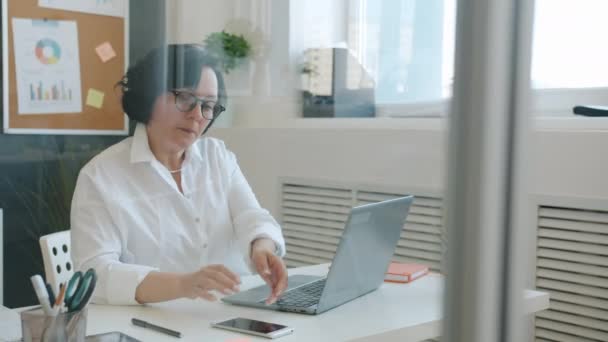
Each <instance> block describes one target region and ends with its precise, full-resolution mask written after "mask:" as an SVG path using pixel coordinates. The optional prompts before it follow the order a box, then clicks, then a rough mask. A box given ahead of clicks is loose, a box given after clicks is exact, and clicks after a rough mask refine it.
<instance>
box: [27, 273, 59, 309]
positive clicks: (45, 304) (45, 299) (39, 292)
mask: <svg viewBox="0 0 608 342" xmlns="http://www.w3.org/2000/svg"><path fill="white" fill-rule="evenodd" d="M30 280H31V281H32V286H33V287H34V291H36V297H38V301H39V302H40V305H41V306H42V311H44V313H45V314H46V315H47V316H53V315H54V311H53V309H51V304H50V302H49V294H48V293H47V292H46V286H45V285H44V281H43V280H42V277H41V276H40V275H39V274H36V275H33V276H31V277H30Z"/></svg>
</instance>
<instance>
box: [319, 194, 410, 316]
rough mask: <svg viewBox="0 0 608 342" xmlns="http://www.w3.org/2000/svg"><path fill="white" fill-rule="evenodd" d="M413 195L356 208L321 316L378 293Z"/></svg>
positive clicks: (336, 259) (327, 287)
mask: <svg viewBox="0 0 608 342" xmlns="http://www.w3.org/2000/svg"><path fill="white" fill-rule="evenodd" d="M412 201H413V196H407V197H401V198H397V199H393V200H388V201H383V202H379V203H373V204H367V205H363V206H360V207H356V208H353V209H352V210H351V213H350V216H349V218H348V221H347V223H346V227H345V228H344V233H343V234H342V238H341V240H340V244H339V245H338V250H337V251H336V255H335V257H334V260H333V262H332V265H331V268H330V270H329V273H328V275H327V282H326V284H325V288H324V290H323V294H322V297H321V300H320V301H319V306H318V309H317V313H320V312H323V311H326V310H329V309H331V308H334V307H336V306H338V305H340V304H343V303H345V302H347V301H349V300H351V299H353V298H356V297H359V296H361V295H364V294H366V293H368V292H370V291H373V290H375V289H376V288H378V286H380V284H381V283H382V281H383V280H384V274H385V273H386V270H387V268H388V265H389V263H390V261H391V258H392V256H393V254H394V253H395V248H396V247H397V242H398V241H399V238H400V236H401V230H402V229H403V225H404V223H405V218H406V217H407V214H408V212H409V209H410V205H411V203H412Z"/></svg>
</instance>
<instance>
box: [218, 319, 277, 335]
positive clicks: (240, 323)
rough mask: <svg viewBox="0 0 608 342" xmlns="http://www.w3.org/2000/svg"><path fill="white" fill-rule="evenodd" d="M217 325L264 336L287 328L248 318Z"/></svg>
mask: <svg viewBox="0 0 608 342" xmlns="http://www.w3.org/2000/svg"><path fill="white" fill-rule="evenodd" d="M217 325H221V326H225V327H232V328H238V329H243V330H249V331H255V332H258V333H262V334H268V333H271V332H275V331H277V330H281V329H285V328H287V327H286V326H284V325H280V324H276V323H268V322H262V321H256V320H254V319H248V318H240V317H239V318H234V319H231V320H227V321H223V322H219V323H217Z"/></svg>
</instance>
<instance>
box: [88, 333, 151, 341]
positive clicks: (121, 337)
mask: <svg viewBox="0 0 608 342" xmlns="http://www.w3.org/2000/svg"><path fill="white" fill-rule="evenodd" d="M85 341H86V342H141V341H140V340H138V339H135V338H133V337H131V336H129V335H125V334H123V333H121V332H118V331H113V332H109V333H104V334H98V335H90V336H87V337H86V338H85Z"/></svg>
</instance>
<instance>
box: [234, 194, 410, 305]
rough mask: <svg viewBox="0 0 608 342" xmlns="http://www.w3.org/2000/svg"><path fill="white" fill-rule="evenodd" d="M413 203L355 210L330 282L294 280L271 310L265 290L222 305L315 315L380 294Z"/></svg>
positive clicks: (311, 278)
mask: <svg viewBox="0 0 608 342" xmlns="http://www.w3.org/2000/svg"><path fill="white" fill-rule="evenodd" d="M413 200H414V197H413V196H407V197H401V198H396V199H391V200H387V201H382V202H378V203H373V204H366V205H362V206H359V207H355V208H352V209H351V212H350V215H349V216H348V220H347V222H346V227H345V228H344V232H343V233H342V237H341V239H340V243H339V245H338V249H337V251H336V254H335V256H334V259H333V261H332V263H331V266H330V269H329V272H328V273H327V276H326V277H317V276H308V275H293V276H290V277H289V278H288V284H289V285H288V288H287V290H286V291H285V292H284V293H283V295H282V296H281V298H279V300H278V301H276V302H275V303H274V304H272V305H266V304H265V300H266V298H268V295H269V294H270V288H269V287H268V286H267V285H262V286H259V287H256V288H253V289H250V290H247V291H243V292H239V293H236V294H234V295H230V296H226V297H224V298H222V301H224V302H226V303H230V304H235V305H244V306H251V307H257V308H263V309H271V310H279V311H289V312H298V313H304V314H310V315H316V314H320V313H322V312H325V311H327V310H330V309H333V308H335V307H337V306H339V305H342V304H344V303H346V302H349V301H351V300H353V299H355V298H357V297H360V296H363V295H364V294H367V293H369V292H371V291H374V290H376V289H377V288H378V287H379V286H380V284H382V282H383V281H384V275H385V273H386V271H387V269H388V266H389V264H390V261H391V258H392V256H393V254H394V253H395V248H396V247H397V242H398V241H399V237H400V236H401V229H402V228H403V225H404V223H405V218H406V217H407V214H408V212H409V209H410V205H411V204H412V201H413Z"/></svg>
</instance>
